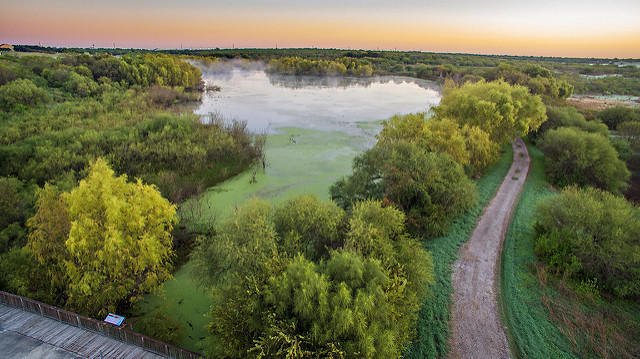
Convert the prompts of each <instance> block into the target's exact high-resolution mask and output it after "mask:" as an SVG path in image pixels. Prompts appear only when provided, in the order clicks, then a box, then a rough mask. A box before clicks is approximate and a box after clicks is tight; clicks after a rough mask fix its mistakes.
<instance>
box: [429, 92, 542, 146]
mask: <svg viewBox="0 0 640 359" xmlns="http://www.w3.org/2000/svg"><path fill="white" fill-rule="evenodd" d="M435 112H436V117H437V118H449V119H452V120H455V121H457V122H458V123H459V124H460V125H465V124H466V125H472V126H478V127H479V128H480V129H482V130H483V131H485V132H487V133H488V134H489V136H490V138H491V140H492V141H494V142H496V143H507V142H509V141H511V140H512V139H513V138H514V137H516V136H524V135H526V134H528V133H529V132H530V131H534V130H536V129H537V128H538V127H540V125H541V124H542V123H543V122H544V121H545V120H546V119H547V115H546V112H545V106H544V104H543V103H542V99H541V98H540V96H538V95H532V94H531V93H530V92H529V89H528V88H526V87H524V86H520V85H510V84H508V83H506V82H504V81H501V80H500V81H493V82H484V81H480V82H476V83H466V84H464V85H462V86H460V87H455V86H449V87H446V88H445V90H444V96H443V97H442V101H440V105H439V106H438V107H436V108H435Z"/></svg>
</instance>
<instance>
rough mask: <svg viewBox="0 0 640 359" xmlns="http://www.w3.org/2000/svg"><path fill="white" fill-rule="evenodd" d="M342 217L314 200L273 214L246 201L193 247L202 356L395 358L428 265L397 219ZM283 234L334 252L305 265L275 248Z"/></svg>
mask: <svg viewBox="0 0 640 359" xmlns="http://www.w3.org/2000/svg"><path fill="white" fill-rule="evenodd" d="M309 208H316V209H319V210H320V213H321V216H320V217H321V218H324V219H328V222H329V223H327V224H325V223H321V222H323V221H324V220H323V219H317V220H316V219H314V218H310V217H308V216H307V214H310V213H311V210H309ZM298 213H300V214H298ZM345 216H347V215H346V214H345V213H344V212H342V210H340V209H339V208H337V207H336V206H335V204H332V203H321V202H320V201H319V200H318V199H316V198H314V197H308V196H307V197H301V198H295V199H293V200H291V201H288V202H285V203H284V204H282V205H280V206H277V207H276V208H275V209H273V208H271V207H270V206H269V205H268V204H266V203H265V202H262V201H258V200H253V201H251V202H249V203H248V204H246V205H244V206H243V207H241V208H239V209H238V210H237V211H236V213H235V214H234V216H233V217H232V218H230V219H229V220H228V221H227V222H226V223H224V224H223V225H222V226H221V227H220V228H219V230H218V231H217V232H216V233H215V234H214V235H213V236H211V237H209V238H202V239H201V241H200V243H199V245H198V247H197V249H196V251H195V252H194V256H195V257H194V258H195V260H196V263H197V270H198V271H199V272H200V273H201V274H202V277H203V279H204V280H205V281H206V283H207V284H208V285H209V286H210V288H211V291H212V294H213V299H214V304H213V305H212V312H211V315H212V320H211V323H210V329H211V331H212V333H213V342H212V344H211V348H210V353H209V354H211V355H212V356H216V357H262V358H264V357H290V358H301V357H327V358H331V357H333V358H341V357H363V358H389V357H399V356H400V355H401V354H402V352H403V349H404V347H405V345H406V344H407V343H408V340H409V339H410V338H411V336H412V333H413V331H414V326H415V321H416V318H417V312H418V310H419V308H420V305H421V303H422V300H423V298H424V296H425V295H426V288H427V285H428V284H429V283H431V282H432V281H433V264H432V262H431V257H430V256H429V254H428V252H426V251H425V249H424V248H423V247H422V245H421V244H420V243H419V242H418V241H416V240H415V239H413V238H411V237H409V236H408V235H407V233H406V231H405V229H404V222H405V220H404V214H403V213H402V212H400V211H398V210H397V209H394V208H393V207H383V206H382V204H381V202H376V201H369V202H364V203H358V204H356V205H355V206H354V207H353V211H352V213H351V215H349V216H348V218H346V220H343V218H344V217H345ZM338 223H342V224H343V225H336V224H338ZM292 233H295V234H296V237H298V238H304V239H305V241H307V242H308V243H309V244H310V246H309V247H310V248H321V247H322V245H321V244H323V243H326V242H327V238H331V242H332V243H333V245H335V247H334V248H331V249H330V250H329V251H328V252H327V253H326V257H324V258H317V259H315V260H314V259H310V258H307V257H306V255H305V251H301V250H299V248H297V247H295V246H291V245H290V244H289V243H288V241H287V240H284V239H285V238H286V237H291V236H292ZM334 239H335V240H334ZM315 241H317V242H318V243H314V242H315ZM312 254H313V253H312ZM314 255H315V254H314Z"/></svg>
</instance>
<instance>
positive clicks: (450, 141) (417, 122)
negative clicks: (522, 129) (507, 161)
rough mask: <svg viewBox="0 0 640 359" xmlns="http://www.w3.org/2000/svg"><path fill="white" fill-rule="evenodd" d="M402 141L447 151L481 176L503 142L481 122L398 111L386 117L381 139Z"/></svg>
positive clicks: (440, 151)
mask: <svg viewBox="0 0 640 359" xmlns="http://www.w3.org/2000/svg"><path fill="white" fill-rule="evenodd" d="M398 141H407V142H411V143H414V144H416V145H417V146H418V147H420V148H423V149H425V150H427V151H429V152H439V153H446V154H447V155H449V156H450V157H451V158H453V159H454V160H455V161H456V162H458V163H459V164H460V165H462V166H464V168H465V170H466V171H467V173H469V174H471V175H473V176H477V175H479V174H480V173H482V171H483V170H484V169H485V168H486V167H488V166H489V165H490V164H491V163H493V162H495V160H496V159H497V158H498V154H499V146H498V145H497V144H496V143H494V142H493V141H491V139H490V138H489V135H488V134H487V133H486V132H485V131H483V130H482V129H481V128H479V127H478V126H469V125H464V126H462V128H461V127H460V126H459V125H458V123H457V122H455V121H452V120H450V119H446V118H445V119H429V120H427V119H425V117H424V114H420V113H418V114H408V115H395V116H393V117H392V118H390V119H389V120H387V121H385V122H384V124H383V127H382V130H381V132H380V134H378V142H379V143H380V144H382V145H384V144H391V143H395V142H398Z"/></svg>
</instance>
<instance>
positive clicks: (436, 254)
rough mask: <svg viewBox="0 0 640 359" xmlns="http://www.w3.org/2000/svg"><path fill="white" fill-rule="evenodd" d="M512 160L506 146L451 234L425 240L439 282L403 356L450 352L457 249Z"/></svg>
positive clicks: (431, 291)
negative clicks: (452, 282)
mask: <svg viewBox="0 0 640 359" xmlns="http://www.w3.org/2000/svg"><path fill="white" fill-rule="evenodd" d="M512 160H513V150H512V149H511V146H505V151H504V153H503V155H502V157H501V158H500V160H499V161H498V162H497V163H496V164H495V165H493V166H492V167H491V168H490V169H489V170H488V171H487V173H486V175H484V176H483V177H482V178H480V179H479V180H478V181H477V182H476V185H477V187H478V202H477V204H476V205H475V207H473V209H471V210H470V211H469V212H467V213H466V214H465V215H463V216H461V217H459V218H458V219H457V220H456V221H454V223H453V224H452V226H451V229H450V231H449V233H448V235H446V236H443V237H439V238H436V239H432V240H427V241H426V242H425V247H426V248H427V249H428V250H429V251H430V252H431V255H432V256H433V262H434V271H435V277H436V282H435V283H434V284H433V285H432V286H431V288H430V291H429V296H428V297H427V299H426V301H425V302H424V303H423V305H422V310H421V311H420V315H419V318H418V325H417V337H416V339H415V340H414V341H413V343H411V345H410V346H409V348H408V350H407V352H406V353H405V355H404V358H440V357H444V356H446V354H447V352H448V349H449V348H448V339H449V318H450V313H449V308H450V305H451V295H452V293H453V287H452V285H451V270H452V266H453V263H454V262H455V260H456V258H457V257H458V249H459V248H460V246H461V245H462V244H463V243H464V242H466V241H467V239H469V237H470V236H471V232H472V231H473V228H474V227H475V225H476V223H477V221H478V218H479V217H480V215H481V214H482V212H483V210H484V208H485V207H486V206H487V205H488V204H489V201H490V200H491V199H492V198H493V196H494V195H495V193H496V191H497V190H498V187H500V184H501V183H502V180H503V179H504V177H505V175H506V174H507V172H508V171H509V167H510V166H511V162H512Z"/></svg>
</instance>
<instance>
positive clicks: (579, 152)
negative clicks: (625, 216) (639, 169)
mask: <svg viewBox="0 0 640 359" xmlns="http://www.w3.org/2000/svg"><path fill="white" fill-rule="evenodd" d="M539 147H540V149H541V150H542V152H544V155H545V168H546V171H547V175H548V177H549V180H550V181H551V182H552V183H554V184H557V185H560V186H567V185H572V184H575V185H578V186H594V187H598V188H601V189H605V190H608V191H612V192H618V193H619V192H622V191H624V190H625V188H626V187H627V181H628V180H629V177H630V173H629V171H628V170H627V167H626V165H625V163H624V162H623V161H622V160H620V159H619V158H618V153H617V152H616V150H615V148H614V147H613V146H612V145H611V143H610V142H609V139H607V138H606V137H604V136H601V135H599V134H594V133H587V132H584V131H581V130H578V129H575V128H566V127H561V128H558V129H555V130H549V131H547V133H546V134H545V135H544V137H543V138H542V140H541V141H540V144H539Z"/></svg>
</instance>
